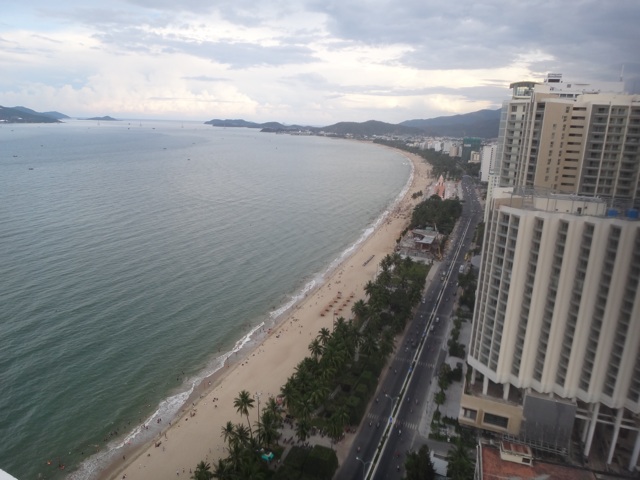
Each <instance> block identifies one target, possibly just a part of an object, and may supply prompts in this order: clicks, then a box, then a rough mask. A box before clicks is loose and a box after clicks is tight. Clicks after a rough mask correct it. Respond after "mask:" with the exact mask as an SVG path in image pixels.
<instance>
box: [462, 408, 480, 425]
mask: <svg viewBox="0 0 640 480" xmlns="http://www.w3.org/2000/svg"><path fill="white" fill-rule="evenodd" d="M462 416H463V417H464V418H468V419H469V420H473V421H474V422H475V420H476V418H477V417H478V411H477V410H473V409H471V408H463V409H462Z"/></svg>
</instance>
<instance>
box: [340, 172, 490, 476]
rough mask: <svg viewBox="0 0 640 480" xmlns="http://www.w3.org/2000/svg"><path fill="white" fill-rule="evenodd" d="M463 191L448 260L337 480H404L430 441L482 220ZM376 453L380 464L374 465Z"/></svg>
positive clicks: (466, 187) (471, 191)
mask: <svg viewBox="0 0 640 480" xmlns="http://www.w3.org/2000/svg"><path fill="white" fill-rule="evenodd" d="M461 188H462V190H463V197H464V200H465V202H464V204H463V212H462V215H461V217H460V220H459V221H458V224H457V226H456V228H455V230H454V231H453V232H452V234H451V235H450V238H449V245H448V248H447V250H446V252H445V256H444V258H443V259H442V261H441V262H440V264H439V265H438V266H435V265H434V267H433V268H436V269H437V271H436V272H434V273H432V274H431V275H432V277H431V278H432V280H431V282H430V283H429V284H428V285H427V287H426V291H425V295H424V301H423V302H422V303H420V305H419V306H418V309H417V311H416V314H415V317H414V318H413V320H412V321H411V322H410V324H408V325H407V329H406V333H405V335H404V340H403V341H402V343H401V344H399V345H398V346H397V349H396V352H395V355H394V357H393V359H392V360H391V362H390V366H389V368H388V370H387V372H386V374H383V377H382V378H381V381H380V382H379V385H378V390H377V394H376V396H375V397H374V400H373V401H372V402H371V405H370V407H369V410H368V412H367V414H366V415H365V417H364V419H363V422H362V426H361V427H360V429H359V430H358V432H357V434H356V436H355V438H354V440H353V444H352V448H351V451H350V452H349V455H348V456H347V458H346V460H345V462H344V463H343V465H341V467H340V469H339V470H338V472H337V474H336V476H335V478H341V479H342V478H353V479H359V478H367V479H376V480H378V479H391V478H393V479H398V478H402V476H403V475H404V461H405V457H406V452H407V451H409V450H417V449H419V448H420V446H421V445H423V444H424V443H425V442H426V440H427V438H424V437H422V436H421V435H420V433H419V432H418V426H419V425H420V422H421V420H422V418H423V416H424V415H427V408H428V407H429V402H431V401H432V399H431V398H428V392H429V387H430V385H431V382H437V376H438V375H437V373H438V371H439V369H440V365H442V362H443V361H444V360H445V358H446V348H447V344H446V341H447V339H448V335H449V332H450V330H451V327H452V322H451V321H450V319H451V316H452V313H453V304H454V301H455V295H456V290H457V278H458V274H459V269H460V266H461V265H463V264H464V263H465V260H464V255H465V253H466V252H467V251H468V250H469V247H470V246H471V240H472V238H473V234H474V232H475V228H476V226H477V224H478V222H479V221H480V220H481V218H482V207H481V206H480V203H479V202H478V199H477V195H476V192H475V188H474V186H473V181H472V180H471V178H470V177H463V179H462V181H461ZM392 413H393V415H392ZM383 436H384V437H385V441H382V439H383ZM377 452H380V454H379V456H378V461H377V462H374V459H375V458H376V453H377Z"/></svg>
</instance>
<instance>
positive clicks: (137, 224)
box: [0, 120, 412, 480]
mask: <svg viewBox="0 0 640 480" xmlns="http://www.w3.org/2000/svg"><path fill="white" fill-rule="evenodd" d="M411 176H412V167H411V164H410V162H409V160H408V159H407V158H406V157H405V156H404V155H403V154H402V152H399V151H395V150H391V149H387V148H383V147H380V146H377V145H374V144H371V143H366V142H357V141H352V140H345V139H334V138H327V137H320V136H302V135H301V136H296V135H278V134H274V133H263V132H260V131H259V130H256V129H245V128H219V127H211V126H209V125H204V124H202V123H199V122H179V121H159V120H155V121H152V120H141V121H140V120H121V121H112V122H108V121H93V120H66V121H64V123H61V124H23V125H18V124H0V272H1V274H0V389H1V390H0V439H1V440H0V469H3V470H5V471H7V472H8V473H10V474H12V475H13V476H15V477H17V478H18V479H19V480H27V479H41V478H42V479H61V478H71V479H91V478H95V477H96V474H97V472H99V471H100V469H102V468H104V466H105V465H107V464H108V463H109V462H110V461H111V460H113V459H114V457H115V456H116V455H118V454H119V451H120V450H119V449H120V448H121V447H122V446H123V445H125V444H135V443H140V442H145V441H149V439H150V438H152V437H153V436H154V435H156V434H157V431H154V428H156V427H155V425H157V419H159V418H162V421H163V422H164V424H166V422H167V421H169V420H171V418H173V416H175V415H176V414H177V412H179V410H180V408H181V406H182V405H183V403H184V402H185V401H186V400H187V398H188V397H189V395H190V394H191V392H192V391H193V389H194V388H195V387H196V386H197V385H198V384H199V383H200V381H202V379H204V378H205V377H206V376H208V375H210V374H212V373H213V372H215V371H216V370H217V369H219V368H220V366H221V365H222V364H223V362H224V360H225V359H226V357H227V356H229V355H231V354H232V353H233V352H236V351H243V350H245V351H246V350H247V349H250V348H252V347H253V346H255V345H256V343H257V342H259V341H260V340H261V335H264V333H262V332H264V331H266V330H267V329H268V328H271V327H273V326H274V325H275V324H276V323H277V322H278V321H279V319H282V317H283V315H284V314H285V313H286V312H287V310H288V309H290V308H292V307H293V306H294V305H295V304H296V302H298V301H299V300H300V299H301V298H303V297H304V295H305V294H307V293H308V292H310V291H311V290H313V289H314V288H317V287H318V286H319V285H320V284H321V283H322V282H323V279H324V278H325V277H326V275H327V274H328V273H329V272H330V271H331V270H332V269H334V268H336V266H337V265H338V263H339V262H340V261H341V260H343V259H344V258H345V257H347V256H349V254H350V253H351V252H353V251H354V249H355V248H356V247H357V245H358V244H359V243H361V242H362V241H364V240H365V239H366V238H367V236H368V235H370V234H371V233H372V231H373V230H374V228H375V226H376V225H378V224H380V223H381V222H382V221H383V219H384V217H385V215H387V214H388V212H389V211H390V209H391V208H392V206H393V204H394V202H396V201H397V200H398V199H399V197H400V195H401V194H402V193H403V192H404V191H406V188H407V186H408V182H409V180H410V178H411ZM145 425H147V426H148V427H149V426H150V427H151V428H149V429H145V428H144V426H145ZM62 466H64V469H63V468H62Z"/></svg>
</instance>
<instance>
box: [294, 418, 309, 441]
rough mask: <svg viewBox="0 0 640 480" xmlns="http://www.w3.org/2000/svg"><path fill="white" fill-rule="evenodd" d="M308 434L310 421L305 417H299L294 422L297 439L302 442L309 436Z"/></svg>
mask: <svg viewBox="0 0 640 480" xmlns="http://www.w3.org/2000/svg"><path fill="white" fill-rule="evenodd" d="M310 434H311V422H309V420H308V419H306V418H301V419H300V420H299V421H298V422H297V423H296V437H298V440H300V441H301V442H304V441H305V440H306V439H307V438H309V435H310Z"/></svg>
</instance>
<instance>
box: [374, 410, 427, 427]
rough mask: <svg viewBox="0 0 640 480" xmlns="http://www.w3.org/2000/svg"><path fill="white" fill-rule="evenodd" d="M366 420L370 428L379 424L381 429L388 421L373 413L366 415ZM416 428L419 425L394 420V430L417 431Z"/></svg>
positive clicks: (386, 417) (386, 418)
mask: <svg viewBox="0 0 640 480" xmlns="http://www.w3.org/2000/svg"><path fill="white" fill-rule="evenodd" d="M367 420H368V421H369V422H371V425H372V426H374V425H377V424H378V422H379V423H380V426H381V427H383V426H385V425H386V423H387V422H388V421H389V417H388V416H385V417H381V416H380V415H376V414H374V413H368V414H367ZM418 426H419V425H418V424H417V423H415V422H407V421H404V420H396V422H395V424H394V428H395V429H396V430H418Z"/></svg>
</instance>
